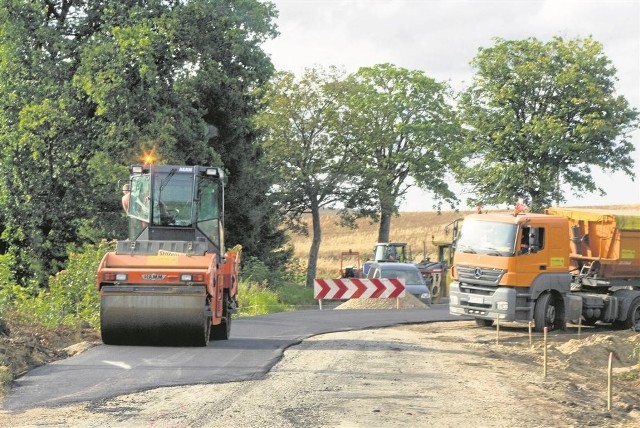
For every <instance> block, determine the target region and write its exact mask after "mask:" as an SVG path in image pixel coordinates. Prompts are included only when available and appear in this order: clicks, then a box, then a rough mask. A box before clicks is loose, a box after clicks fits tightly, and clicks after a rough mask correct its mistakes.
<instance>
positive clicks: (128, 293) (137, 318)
mask: <svg viewBox="0 0 640 428" xmlns="http://www.w3.org/2000/svg"><path fill="white" fill-rule="evenodd" d="M123 190H124V192H125V195H124V196H123V207H124V208H125V209H126V210H127V218H128V221H129V237H128V239H127V240H124V241H118V242H117V244H116V251H115V252H110V253H107V254H106V255H105V256H104V258H103V259H102V261H101V263H100V266H99V268H98V275H97V286H98V289H99V290H100V294H101V307H100V321H101V332H102V340H103V342H104V343H106V344H170V345H195V346H206V345H207V343H208V342H209V339H210V338H211V339H228V338H229V335H230V329H231V317H232V314H233V313H234V312H235V311H236V307H237V297H236V296H237V276H238V268H239V261H240V249H239V248H237V249H234V250H233V251H229V252H227V251H225V247H224V214H223V213H224V174H223V171H222V170H221V169H220V168H215V167H202V166H173V165H145V166H132V167H131V178H130V182H129V183H128V186H127V185H125V186H124V188H123Z"/></svg>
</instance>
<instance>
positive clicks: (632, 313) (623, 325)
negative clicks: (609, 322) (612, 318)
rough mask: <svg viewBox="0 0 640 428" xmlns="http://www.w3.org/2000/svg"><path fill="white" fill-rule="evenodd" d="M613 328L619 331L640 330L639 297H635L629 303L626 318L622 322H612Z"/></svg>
mask: <svg viewBox="0 0 640 428" xmlns="http://www.w3.org/2000/svg"><path fill="white" fill-rule="evenodd" d="M613 326H614V327H615V328H618V329H620V330H628V329H630V328H633V329H636V330H638V329H639V328H640V297H636V298H635V299H633V302H631V305H630V306H629V312H627V318H626V319H624V320H623V321H616V322H614V323H613Z"/></svg>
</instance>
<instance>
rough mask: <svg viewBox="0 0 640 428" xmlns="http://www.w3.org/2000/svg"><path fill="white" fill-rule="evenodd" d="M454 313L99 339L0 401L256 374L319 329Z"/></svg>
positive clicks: (56, 400)
mask: <svg viewBox="0 0 640 428" xmlns="http://www.w3.org/2000/svg"><path fill="white" fill-rule="evenodd" d="M451 320H460V318H459V317H455V316H452V315H450V314H449V305H448V304H442V303H441V304H437V305H431V307H430V308H427V309H424V308H421V309H400V310H395V309H356V310H330V309H324V310H317V309H316V310H302V311H295V312H281V313H276V314H270V315H262V316H255V317H249V318H239V319H234V320H233V324H232V330H231V338H230V339H229V340H224V341H212V342H210V343H209V346H207V347H202V348H197V347H150V346H110V345H101V346H97V347H94V348H91V349H89V350H88V351H85V352H83V353H81V354H78V355H76V356H73V357H70V358H67V359H64V360H60V361H56V362H53V363H50V364H46V365H44V366H41V367H38V368H36V369H33V370H31V371H29V372H28V373H27V374H25V375H24V376H22V377H20V378H18V379H16V380H15V381H14V383H13V385H12V388H11V390H10V391H9V392H8V394H7V395H6V397H5V399H4V401H3V403H2V407H3V408H4V409H5V410H10V411H22V410H26V409H29V408H36V407H58V406H63V405H67V404H71V403H78V402H86V401H97V400H103V399H106V398H110V397H114V396H117V395H122V394H128V393H133V392H138V391H143V390H149V389H153V388H158V387H166V386H179V385H197V384H205V383H224V382H232V381H243V380H251V379H260V378H262V377H263V376H264V375H265V374H266V373H267V372H268V371H269V370H270V369H271V367H273V365H274V364H275V363H277V362H278V361H279V360H280V359H281V358H282V355H283V352H284V350H285V349H287V348H288V347H290V346H292V345H295V344H298V343H300V342H301V341H302V340H304V339H305V338H308V337H310V336H314V335H317V334H323V333H330V332H336V331H348V330H359V329H366V328H377V327H387V326H391V325H397V324H415V323H428V322H436V321H451Z"/></svg>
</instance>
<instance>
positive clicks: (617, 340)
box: [0, 302, 640, 428]
mask: <svg viewBox="0 0 640 428" xmlns="http://www.w3.org/2000/svg"><path fill="white" fill-rule="evenodd" d="M364 303H365V302H361V304H364ZM381 310H390V309H381ZM393 310H395V309H393ZM425 310H428V309H425ZM36 333H37V334H38V335H41V334H43V333H42V332H36ZM9 337H10V336H9ZM0 339H2V340H0V351H2V352H3V353H2V357H3V358H4V359H5V363H6V358H7V356H8V355H10V354H11V353H12V352H14V350H12V346H11V345H10V344H7V341H6V339H7V336H5V337H3V338H0ZM62 339H64V335H62ZM67 339H68V338H67ZM67 339H64V340H60V343H63V344H64V343H65V342H66V340H67ZM89 339H90V340H88V341H85V342H82V343H83V344H81V345H79V346H76V347H72V348H67V350H66V351H65V350H63V349H56V348H55V343H56V340H57V339H56V337H52V338H48V339H47V340H44V341H42V340H41V341H40V342H38V341H36V340H35V339H33V338H32V341H31V342H25V343H24V344H23V345H24V346H23V347H24V349H25V351H24V353H23V354H22V355H23V359H24V360H25V362H24V363H23V364H22V365H21V367H22V368H20V369H19V370H21V371H22V372H24V370H25V369H26V367H27V366H30V365H33V364H34V363H44V362H46V361H47V360H51V359H55V358H60V357H61V356H64V355H67V354H69V353H73V352H77V351H78V350H81V349H83V348H84V347H88V346H92V344H94V343H95V341H94V340H93V339H95V337H91V336H90V337H89ZM543 339H544V338H543V335H540V334H533V335H532V337H531V343H530V337H529V329H528V326H527V325H522V324H505V325H501V326H500V327H499V330H498V329H496V327H492V328H482V327H477V326H476V325H475V323H474V322H471V321H455V322H447V323H444V322H440V323H430V324H412V325H400V326H395V327H390V328H382V329H372V330H361V331H351V332H340V333H331V334H324V335H319V336H315V337H312V338H309V339H307V340H304V341H303V342H302V343H301V344H299V345H297V346H293V347H291V348H289V349H288V350H286V351H285V353H284V356H283V358H282V360H281V361H280V362H279V363H277V364H276V365H275V366H274V368H273V369H272V370H271V371H270V372H269V373H268V374H267V375H266V377H265V378H264V379H259V380H252V381H244V382H233V383H224V384H211V385H197V386H188V387H172V388H159V389H155V390H150V391H146V392H140V393H135V394H130V395H124V396H119V397H115V398H112V399H108V400H104V401H100V402H91V403H81V404H77V405H73V406H66V407H60V408H38V409H31V410H28V411H25V412H20V413H9V412H0V426H2V427H9V426H11V427H40V426H47V427H148V426H158V427H174V426H176V427H185V426H189V427H243V428H253V427H256V428H257V427H300V426H305V427H374V426H375V427H406V426H415V427H420V426H424V427H428V426H429V427H431V426H437V427H468V426H473V427H489V426H490V427H584V426H596V427H635V426H640V402H639V400H638V397H639V394H638V388H639V387H640V380H639V379H640V366H639V364H638V362H639V356H638V353H640V335H638V334H637V333H635V332H632V331H611V330H608V329H606V328H604V327H595V328H593V327H590V328H584V329H582V331H581V332H580V334H578V328H577V326H574V325H570V326H569V328H568V329H567V330H566V331H564V332H552V333H550V334H549V335H548V338H547V343H548V345H547V355H548V363H547V370H546V376H544V364H543V361H544V358H543V356H544V340H543ZM36 343H39V344H36ZM34 353H35V354H37V357H35V358H34V357H33V355H34ZM610 353H613V394H612V408H611V410H607V397H608V396H607V366H608V360H609V355H610ZM27 355H30V356H27ZM16 367H17V366H16ZM8 370H9V369H8V368H5V371H8ZM12 370H13V369H12Z"/></svg>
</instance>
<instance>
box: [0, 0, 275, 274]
mask: <svg viewBox="0 0 640 428" xmlns="http://www.w3.org/2000/svg"><path fill="white" fill-rule="evenodd" d="M274 17H275V10H274V8H273V5H272V4H271V3H268V2H264V3H263V2H259V1H256V0H242V1H231V0H190V1H178V0H174V1H166V0H143V1H135V2H131V1H124V0H120V1H100V0H97V1H94V0H91V1H89V0H62V1H52V0H40V1H27V0H0V34H1V35H2V37H1V38H0V53H1V54H2V55H0V95H1V96H0V144H1V147H2V149H1V150H0V160H1V162H0V175H1V176H2V180H0V210H1V211H2V216H0V218H3V221H4V223H5V224H4V232H3V235H2V239H3V241H4V243H5V244H6V245H7V246H8V251H10V252H13V253H15V254H16V255H17V256H18V257H16V260H17V263H18V264H19V267H17V270H18V271H19V272H18V277H19V278H21V279H23V280H25V279H28V278H30V277H33V276H34V275H36V279H37V280H38V281H40V282H41V283H44V282H46V277H47V275H49V274H51V273H54V272H56V271H57V270H58V269H59V268H60V267H61V266H63V264H64V261H65V259H66V252H67V247H68V246H69V245H76V244H80V243H82V242H84V241H95V240H97V239H98V238H100V237H106V238H109V237H114V236H116V235H117V234H118V232H119V231H121V229H122V225H123V224H124V222H123V221H122V218H121V212H120V209H119V204H118V200H119V196H118V192H116V186H115V183H116V182H117V180H118V179H123V178H125V177H126V170H127V165H129V164H131V163H135V162H138V161H139V156H140V154H141V152H142V151H143V150H152V149H155V152H156V154H157V155H158V156H159V157H160V159H161V160H162V161H164V162H167V163H168V162H171V163H174V162H175V163H193V164H216V165H222V166H224V167H225V168H226V169H227V171H228V172H229V177H230V179H229V180H230V182H229V192H237V193H240V194H242V195H243V198H244V199H242V198H235V199H234V198H231V199H230V200H228V202H229V203H228V204H227V206H226V209H227V219H228V223H227V227H228V230H230V231H232V232H231V233H228V235H227V236H228V239H227V241H228V243H230V244H235V243H237V242H240V243H243V244H245V242H244V241H245V239H246V240H247V241H248V243H247V244H246V248H247V251H248V252H250V253H251V252H253V254H254V255H256V256H264V257H267V256H268V255H270V254H271V253H272V250H274V249H277V248H279V247H281V246H282V244H283V242H284V241H285V236H284V233H282V232H281V231H279V230H278V219H277V212H274V211H273V210H272V209H271V201H270V200H269V199H267V198H266V197H265V194H266V190H267V189H268V188H269V187H270V183H269V182H268V181H266V180H267V179H268V178H269V176H268V174H266V172H264V171H261V170H260V169H259V168H254V167H249V165H252V164H258V163H257V162H256V159H257V158H259V156H260V152H259V150H258V148H257V147H256V145H255V143H254V140H255V131H254V130H253V127H252V124H251V117H252V116H253V114H254V113H255V109H256V106H257V100H256V99H255V96H254V91H253V89H254V87H255V86H257V85H260V84H261V83H262V82H264V81H266V80H268V78H269V77H270V75H271V74H272V72H273V66H272V65H271V62H270V60H269V58H268V56H267V55H266V54H265V53H264V52H263V51H262V50H261V49H260V44H261V43H262V42H263V41H264V40H266V39H267V38H270V37H274V36H275V35H276V31H275V27H274V25H273V23H272V20H273V18H274ZM248 205H249V206H251V207H254V208H255V210H256V211H257V212H258V214H256V215H253V216H249V217H246V216H241V215H233V213H234V212H240V213H243V212H245V211H247V209H246V207H247V206H248ZM229 213H232V214H229ZM276 259H278V257H276ZM279 259H281V257H279Z"/></svg>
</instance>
